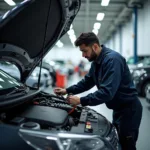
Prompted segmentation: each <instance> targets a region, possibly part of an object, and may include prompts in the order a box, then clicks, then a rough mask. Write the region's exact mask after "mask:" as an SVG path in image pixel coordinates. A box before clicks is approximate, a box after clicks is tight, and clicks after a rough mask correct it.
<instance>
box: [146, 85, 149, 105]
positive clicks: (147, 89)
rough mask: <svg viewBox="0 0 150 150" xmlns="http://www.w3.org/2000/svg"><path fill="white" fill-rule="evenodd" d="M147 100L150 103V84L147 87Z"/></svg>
mask: <svg viewBox="0 0 150 150" xmlns="http://www.w3.org/2000/svg"><path fill="white" fill-rule="evenodd" d="M146 100H147V102H148V103H150V86H149V87H148V88H147V92H146Z"/></svg>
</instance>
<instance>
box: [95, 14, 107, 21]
mask: <svg viewBox="0 0 150 150" xmlns="http://www.w3.org/2000/svg"><path fill="white" fill-rule="evenodd" d="M104 16H105V14H104V13H98V14H97V17H96V19H97V20H98V21H101V20H103V19H104Z"/></svg>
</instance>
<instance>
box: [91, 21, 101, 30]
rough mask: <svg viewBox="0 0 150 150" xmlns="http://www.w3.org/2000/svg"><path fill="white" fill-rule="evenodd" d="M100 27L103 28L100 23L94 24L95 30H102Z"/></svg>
mask: <svg viewBox="0 0 150 150" xmlns="http://www.w3.org/2000/svg"><path fill="white" fill-rule="evenodd" d="M100 27H101V23H99V22H96V23H94V27H93V28H94V29H97V30H98V29H100Z"/></svg>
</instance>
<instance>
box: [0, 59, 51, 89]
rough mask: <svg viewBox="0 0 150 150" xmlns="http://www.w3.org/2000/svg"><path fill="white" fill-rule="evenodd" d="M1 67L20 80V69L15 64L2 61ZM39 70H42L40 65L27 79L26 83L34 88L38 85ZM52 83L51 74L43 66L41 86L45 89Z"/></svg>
mask: <svg viewBox="0 0 150 150" xmlns="http://www.w3.org/2000/svg"><path fill="white" fill-rule="evenodd" d="M0 69H1V70H3V71H5V72H7V73H8V74H10V75H11V76H12V77H14V78H15V79H17V80H20V71H19V70H18V68H17V67H16V66H15V65H14V64H11V63H9V62H4V61H1V62H0ZM39 72H40V67H36V68H35V69H34V71H33V72H32V74H31V75H30V76H29V78H28V79H27V81H26V84H27V85H28V86H30V87H34V88H37V87H38V78H39ZM51 85H52V78H51V76H50V75H49V72H48V71H47V70H46V69H44V68H41V77H40V88H41V89H42V90H44V89H45V88H46V87H48V86H51Z"/></svg>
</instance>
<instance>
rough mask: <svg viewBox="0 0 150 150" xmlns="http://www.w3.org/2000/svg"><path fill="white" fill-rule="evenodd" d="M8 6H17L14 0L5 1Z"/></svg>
mask: <svg viewBox="0 0 150 150" xmlns="http://www.w3.org/2000/svg"><path fill="white" fill-rule="evenodd" d="M4 1H5V2H6V3H7V4H8V5H10V6H15V5H16V3H15V2H14V1H13V0H4Z"/></svg>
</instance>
